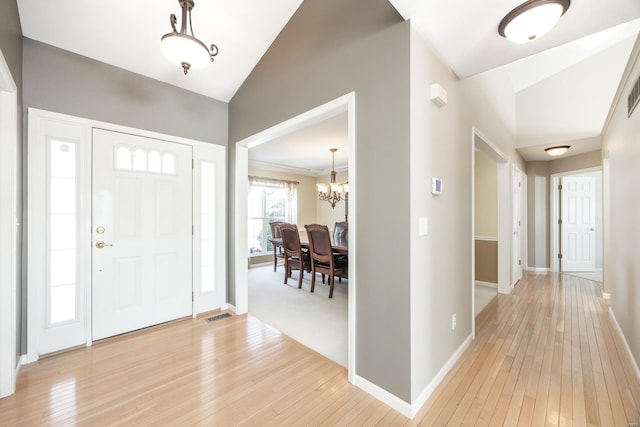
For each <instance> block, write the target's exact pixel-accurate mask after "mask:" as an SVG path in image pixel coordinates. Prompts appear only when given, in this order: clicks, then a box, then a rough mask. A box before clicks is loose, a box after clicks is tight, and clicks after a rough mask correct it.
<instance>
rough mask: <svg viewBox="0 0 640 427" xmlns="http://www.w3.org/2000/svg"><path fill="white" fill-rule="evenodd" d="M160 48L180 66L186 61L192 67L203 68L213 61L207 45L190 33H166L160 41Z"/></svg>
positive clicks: (170, 59) (169, 58)
mask: <svg viewBox="0 0 640 427" xmlns="http://www.w3.org/2000/svg"><path fill="white" fill-rule="evenodd" d="M160 50H161V51H162V53H163V54H164V56H165V57H166V58H167V59H168V60H169V61H171V62H172V63H174V64H176V65H179V66H182V64H183V63H184V62H186V63H188V64H189V65H190V66H191V67H190V68H202V67H204V66H205V65H207V64H209V63H211V56H210V55H209V51H208V50H207V47H206V46H205V45H204V44H203V43H202V42H201V41H200V40H198V39H196V38H194V37H191V36H190V35H188V34H180V33H169V34H166V35H165V36H164V37H162V40H161V41H160Z"/></svg>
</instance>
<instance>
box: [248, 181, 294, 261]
mask: <svg viewBox="0 0 640 427" xmlns="http://www.w3.org/2000/svg"><path fill="white" fill-rule="evenodd" d="M297 185H298V182H296V181H286V180H279V179H271V178H262V177H256V176H250V177H249V221H248V224H249V233H248V236H249V242H248V243H249V245H248V247H249V256H258V255H267V254H271V253H273V245H272V244H271V242H269V239H270V238H271V227H269V223H270V222H274V221H283V222H288V223H292V224H295V223H296V222H297V212H298V202H297V189H296V187H297Z"/></svg>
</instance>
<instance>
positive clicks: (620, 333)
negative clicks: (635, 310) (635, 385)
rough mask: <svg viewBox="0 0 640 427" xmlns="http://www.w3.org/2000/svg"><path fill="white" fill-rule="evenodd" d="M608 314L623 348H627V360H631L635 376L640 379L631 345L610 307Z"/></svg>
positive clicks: (639, 370)
mask: <svg viewBox="0 0 640 427" xmlns="http://www.w3.org/2000/svg"><path fill="white" fill-rule="evenodd" d="M609 316H611V321H612V322H613V325H614V326H615V329H616V330H617V331H618V334H619V335H620V339H622V343H623V344H624V348H625V349H626V350H627V357H629V360H631V364H632V365H633V368H634V370H635V372H636V378H637V379H638V381H640V368H639V367H638V363H637V362H636V359H634V357H633V353H632V352H631V347H629V343H628V342H627V338H626V337H625V336H624V333H623V332H622V329H621V328H620V324H619V323H618V319H616V316H615V314H613V309H612V308H611V307H609Z"/></svg>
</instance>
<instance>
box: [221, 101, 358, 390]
mask: <svg viewBox="0 0 640 427" xmlns="http://www.w3.org/2000/svg"><path fill="white" fill-rule="evenodd" d="M344 112H346V113H347V123H348V124H347V127H348V132H347V133H348V140H349V166H348V169H349V171H348V181H349V216H350V217H352V218H355V217H356V209H357V203H356V200H357V199H356V197H357V191H356V188H357V181H356V96H355V92H350V93H348V94H346V95H343V96H341V97H339V98H336V99H334V100H332V101H329V102H327V103H325V104H323V105H320V106H318V107H315V108H313V109H311V110H309V111H306V112H304V113H302V114H299V115H298V116H295V117H292V118H290V119H288V120H285V121H284V122H282V123H280V124H277V125H275V126H272V127H270V128H268V129H265V130H263V131H261V132H258V133H257V134H255V135H252V136H249V137H247V138H245V139H243V140H241V141H237V142H235V143H233V144H234V145H235V151H236V155H235V206H234V208H235V228H234V232H235V239H234V240H235V242H236V243H235V252H234V255H235V264H234V267H233V268H234V272H235V307H234V309H235V311H236V313H237V314H244V313H247V312H248V309H249V291H248V287H249V279H248V255H247V254H248V246H247V234H248V232H247V229H248V225H247V217H248V214H247V212H248V210H247V209H248V197H249V188H248V181H247V176H248V167H249V166H248V159H249V148H250V147H255V146H257V145H260V144H262V143H265V142H267V141H270V140H272V139H274V138H277V137H279V136H282V135H285V134H287V133H290V132H293V131H294V130H297V129H301V128H304V127H305V126H308V125H311V124H313V123H317V122H319V121H322V120H324V119H326V118H329V117H332V116H334V115H336V114H340V113H344ZM231 143H232V142H230V144H231ZM242 183H244V184H242ZM356 236H357V222H356V221H354V222H353V224H349V258H350V259H351V262H349V290H348V293H349V299H348V345H347V347H348V357H347V359H348V361H347V378H348V380H349V382H351V383H354V382H355V381H356V345H355V343H356V327H355V325H356V290H357V286H356V283H357V277H356V269H355V266H356V265H357V252H356V242H357V237H356Z"/></svg>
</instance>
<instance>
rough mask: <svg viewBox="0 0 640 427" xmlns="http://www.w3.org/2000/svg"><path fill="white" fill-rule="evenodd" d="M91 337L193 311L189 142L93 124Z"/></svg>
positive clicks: (161, 320) (107, 335)
mask: <svg viewBox="0 0 640 427" xmlns="http://www.w3.org/2000/svg"><path fill="white" fill-rule="evenodd" d="M91 231H92V300H93V321H92V332H93V339H94V340H96V339H101V338H105V337H109V336H113V335H117V334H121V333H124V332H128V331H132V330H135V329H139V328H143V327H147V326H150V325H155V324H159V323H162V322H166V321H169V320H173V319H177V318H180V317H184V316H188V315H191V314H192V148H191V146H188V145H183V144H177V143H170V142H166V141H161V140H157V139H152V138H145V137H140V136H134V135H130V134H125V133H119V132H113V131H106V130H101V129H94V130H93V212H92V230H91Z"/></svg>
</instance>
